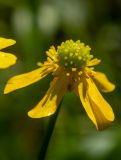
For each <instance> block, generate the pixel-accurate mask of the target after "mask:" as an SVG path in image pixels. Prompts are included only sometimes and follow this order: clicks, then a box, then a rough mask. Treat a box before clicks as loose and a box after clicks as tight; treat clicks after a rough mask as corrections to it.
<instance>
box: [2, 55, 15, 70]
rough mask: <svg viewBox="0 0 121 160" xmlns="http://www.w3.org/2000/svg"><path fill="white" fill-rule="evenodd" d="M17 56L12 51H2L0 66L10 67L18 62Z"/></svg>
mask: <svg viewBox="0 0 121 160" xmlns="http://www.w3.org/2000/svg"><path fill="white" fill-rule="evenodd" d="M16 60H17V58H16V56H14V55H13V54H10V53H4V52H0V68H1V69H4V68H8V67H10V66H11V65H13V64H15V63H16Z"/></svg>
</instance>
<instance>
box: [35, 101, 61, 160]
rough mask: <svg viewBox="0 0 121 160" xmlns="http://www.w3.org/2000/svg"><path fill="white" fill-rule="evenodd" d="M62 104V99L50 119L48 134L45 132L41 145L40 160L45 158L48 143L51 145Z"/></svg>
mask: <svg viewBox="0 0 121 160" xmlns="http://www.w3.org/2000/svg"><path fill="white" fill-rule="evenodd" d="M61 104H62V101H61V103H60V105H59V106H58V108H57V111H56V113H55V114H54V115H53V116H51V117H50V119H49V122H48V127H47V131H46V134H45V137H44V140H43V143H42V146H41V150H40V153H39V159H38V160H45V156H46V152H47V149H48V145H49V142H50V139H51V136H52V133H53V130H54V126H55V123H56V120H57V117H58V114H59V110H60V107H61Z"/></svg>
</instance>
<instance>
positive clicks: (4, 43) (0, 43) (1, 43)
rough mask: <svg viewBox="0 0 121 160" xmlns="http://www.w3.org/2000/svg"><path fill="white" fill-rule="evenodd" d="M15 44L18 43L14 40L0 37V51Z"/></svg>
mask: <svg viewBox="0 0 121 160" xmlns="http://www.w3.org/2000/svg"><path fill="white" fill-rule="evenodd" d="M15 43H16V41H15V40H13V39H6V38H2V37H0V49H3V48H6V47H9V46H11V45H13V44H15Z"/></svg>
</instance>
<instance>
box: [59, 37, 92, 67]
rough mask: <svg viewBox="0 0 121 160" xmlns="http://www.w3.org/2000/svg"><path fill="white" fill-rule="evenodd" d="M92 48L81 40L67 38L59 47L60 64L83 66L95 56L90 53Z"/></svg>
mask: <svg viewBox="0 0 121 160" xmlns="http://www.w3.org/2000/svg"><path fill="white" fill-rule="evenodd" d="M90 50H91V48H90V47H89V46H85V45H84V43H81V42H80V41H79V40H78V41H76V42H74V41H73V40H67V41H66V42H62V44H61V46H58V48H57V54H58V57H59V60H60V64H61V65H62V66H64V67H66V68H77V69H79V68H81V67H83V66H85V65H86V64H87V62H88V61H89V60H90V59H91V58H92V57H93V56H92V55H90Z"/></svg>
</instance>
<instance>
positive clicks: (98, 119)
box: [4, 40, 115, 130]
mask: <svg viewBox="0 0 121 160" xmlns="http://www.w3.org/2000/svg"><path fill="white" fill-rule="evenodd" d="M46 53H47V60H46V61H45V62H44V63H39V66H40V68H38V69H36V70H34V71H31V72H28V73H25V74H21V75H18V76H14V77H12V78H11V79H10V80H9V81H8V82H7V85H6V87H5V90H4V93H5V94H7V93H9V92H11V91H14V90H16V89H19V88H23V87H26V86H28V85H30V84H32V83H34V82H37V81H39V80H40V79H42V78H43V77H45V76H46V75H48V74H49V73H51V72H52V74H53V76H54V79H53V81H52V82H51V83H50V88H49V89H48V91H47V93H46V94H45V96H44V97H43V98H42V100H41V101H40V102H39V103H38V104H37V105H36V106H35V107H34V108H33V109H32V110H30V111H29V112H28V115H29V116H30V117H32V118H41V117H46V116H50V115H52V114H54V113H55V112H56V109H57V107H58V105H59V103H60V102H61V101H62V98H63V97H64V94H65V93H66V92H67V91H69V90H73V91H74V92H75V93H76V95H77V96H79V97H80V100H81V102H82V105H83V107H84V109H85V111H86V113H87V115H88V116H89V118H90V119H91V121H92V122H93V123H94V124H95V126H96V128H97V129H98V130H102V129H104V128H105V127H107V126H108V125H109V124H110V123H111V122H112V121H113V120H114V114H113V110H112V109H111V106H110V105H109V104H108V102H107V101H106V100H105V99H104V98H103V97H102V95H101V94H100V92H99V90H98V88H99V89H100V90H101V91H103V92H110V91H112V90H114V88H115V85H114V84H112V83H111V82H109V81H108V79H107V77H106V75H105V74H103V73H101V72H96V71H94V68H93V66H95V65H97V64H99V63H100V60H99V59H97V58H93V56H92V55H91V54H90V47H89V46H85V45H84V43H81V42H80V41H76V42H74V41H73V40H68V41H66V42H63V43H62V44H61V46H58V47H57V50H56V49H55V47H54V46H52V47H51V48H50V49H49V51H47V52H46Z"/></svg>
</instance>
